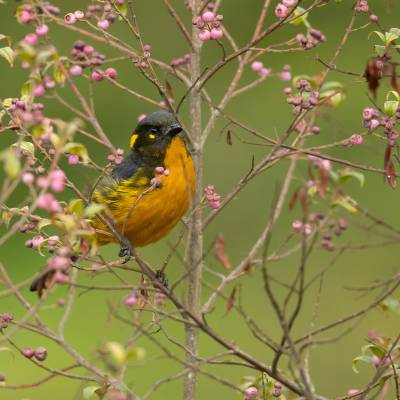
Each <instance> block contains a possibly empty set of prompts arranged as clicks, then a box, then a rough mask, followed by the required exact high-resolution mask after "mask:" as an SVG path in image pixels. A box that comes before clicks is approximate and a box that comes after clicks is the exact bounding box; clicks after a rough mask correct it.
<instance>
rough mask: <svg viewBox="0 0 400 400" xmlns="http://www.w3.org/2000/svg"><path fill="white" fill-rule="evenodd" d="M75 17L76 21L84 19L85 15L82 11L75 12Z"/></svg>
mask: <svg viewBox="0 0 400 400" xmlns="http://www.w3.org/2000/svg"><path fill="white" fill-rule="evenodd" d="M74 15H75V18H76V19H82V18H84V17H85V13H84V12H83V11H81V10H76V11H74Z"/></svg>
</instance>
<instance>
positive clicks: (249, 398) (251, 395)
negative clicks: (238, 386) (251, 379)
mask: <svg viewBox="0 0 400 400" xmlns="http://www.w3.org/2000/svg"><path fill="white" fill-rule="evenodd" d="M244 394H245V396H246V400H253V399H256V398H257V395H258V389H257V388H256V387H255V386H250V387H248V388H247V389H245V391H244Z"/></svg>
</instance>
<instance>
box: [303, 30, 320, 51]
mask: <svg viewBox="0 0 400 400" xmlns="http://www.w3.org/2000/svg"><path fill="white" fill-rule="evenodd" d="M325 41H326V37H325V35H324V34H323V33H322V32H321V31H319V30H318V29H313V28H311V29H309V31H308V33H307V35H304V34H302V33H299V34H297V35H296V42H297V43H298V44H299V45H300V46H301V47H303V49H306V50H309V49H312V48H314V47H316V46H318V45H319V44H320V43H321V42H325Z"/></svg>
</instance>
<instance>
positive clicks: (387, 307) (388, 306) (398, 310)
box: [381, 299, 400, 315]
mask: <svg viewBox="0 0 400 400" xmlns="http://www.w3.org/2000/svg"><path fill="white" fill-rule="evenodd" d="M381 308H382V309H383V310H384V311H391V312H393V313H395V314H398V315H400V301H399V300H397V299H386V300H385V301H383V302H382V304H381Z"/></svg>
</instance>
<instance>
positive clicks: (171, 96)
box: [165, 79, 174, 100]
mask: <svg viewBox="0 0 400 400" xmlns="http://www.w3.org/2000/svg"><path fill="white" fill-rule="evenodd" d="M165 87H166V88H167V94H168V97H169V98H170V99H172V100H173V99H174V90H173V89H172V86H171V84H170V83H169V81H168V80H167V79H166V80H165Z"/></svg>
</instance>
